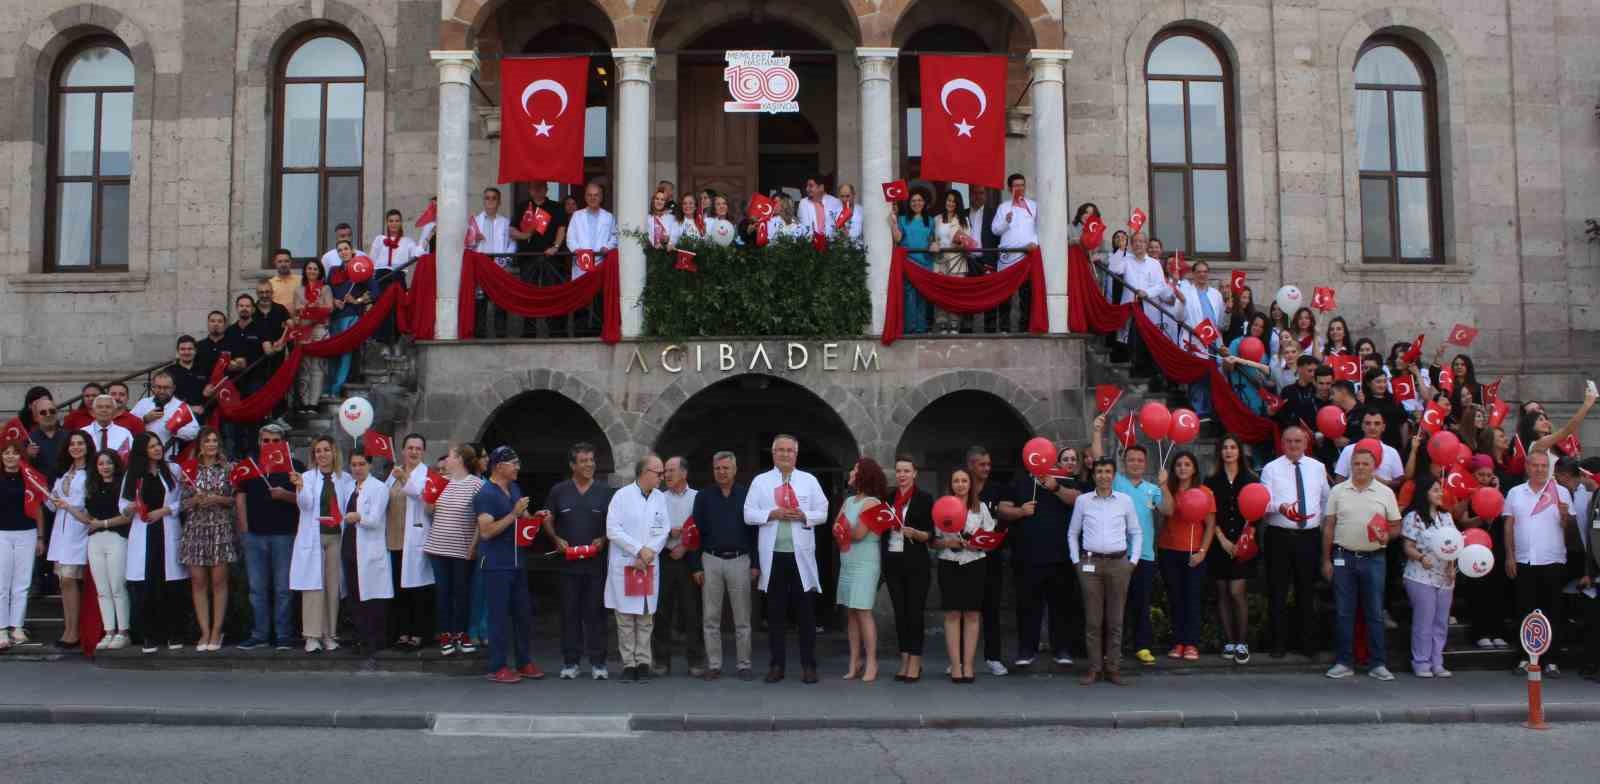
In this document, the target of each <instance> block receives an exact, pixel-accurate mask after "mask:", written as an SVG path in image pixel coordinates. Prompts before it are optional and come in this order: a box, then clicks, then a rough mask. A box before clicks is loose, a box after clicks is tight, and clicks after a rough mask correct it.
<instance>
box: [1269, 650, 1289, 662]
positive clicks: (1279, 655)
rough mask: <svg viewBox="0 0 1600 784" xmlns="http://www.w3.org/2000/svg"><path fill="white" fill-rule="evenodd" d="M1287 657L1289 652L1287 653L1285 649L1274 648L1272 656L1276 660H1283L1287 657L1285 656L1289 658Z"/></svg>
mask: <svg viewBox="0 0 1600 784" xmlns="http://www.w3.org/2000/svg"><path fill="white" fill-rule="evenodd" d="M1287 655H1289V654H1288V652H1287V651H1285V650H1284V649H1282V648H1273V649H1272V654H1271V656H1272V658H1274V659H1281V658H1283V657H1285V656H1287Z"/></svg>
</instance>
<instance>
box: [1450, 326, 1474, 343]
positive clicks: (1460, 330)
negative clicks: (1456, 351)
mask: <svg viewBox="0 0 1600 784" xmlns="http://www.w3.org/2000/svg"><path fill="white" fill-rule="evenodd" d="M1477 337H1478V330H1476V329H1474V328H1472V327H1469V326H1467V325H1465V324H1457V325H1455V326H1453V327H1451V328H1450V338H1449V340H1447V341H1445V342H1447V343H1451V344H1453V345H1457V346H1460V347H1462V348H1466V347H1468V346H1470V345H1472V341H1473V340H1474V339H1475V338H1477Z"/></svg>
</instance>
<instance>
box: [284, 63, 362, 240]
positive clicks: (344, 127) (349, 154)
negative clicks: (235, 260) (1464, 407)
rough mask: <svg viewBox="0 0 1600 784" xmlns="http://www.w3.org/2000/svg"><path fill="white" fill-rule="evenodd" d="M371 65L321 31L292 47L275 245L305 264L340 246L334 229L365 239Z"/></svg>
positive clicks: (286, 83)
mask: <svg viewBox="0 0 1600 784" xmlns="http://www.w3.org/2000/svg"><path fill="white" fill-rule="evenodd" d="M366 73H367V67H366V63H365V62H364V61H363V60H362V58H361V52H360V51H358V50H357V49H356V47H355V45H354V44H353V43H351V42H350V41H349V40H348V39H346V38H344V37H342V36H339V35H335V34H331V33H326V32H324V33H318V34H314V35H312V36H310V37H307V38H305V39H303V40H301V41H299V42H297V43H295V44H294V45H293V46H291V47H289V51H288V53H287V54H286V55H285V56H284V58H283V60H282V65H281V66H280V69H279V71H278V80H277V101H276V103H275V106H276V107H277V112H276V114H277V117H276V121H277V122H276V129H275V135H276V139H275V142H274V144H273V179H274V182H273V201H272V207H273V212H272V235H273V242H272V243H271V244H270V245H269V246H268V249H269V250H270V249H272V248H279V247H282V248H288V249H289V252H291V253H293V254H294V256H295V258H297V259H307V258H312V257H315V256H320V255H322V252H323V251H325V250H327V249H328V248H330V247H332V244H333V239H334V227H335V226H338V225H339V224H340V223H348V224H350V228H351V229H352V230H353V231H354V236H355V238H356V242H357V243H358V244H359V243H360V241H361V237H362V236H364V235H363V234H362V233H361V154H362V149H361V148H362V131H363V125H364V123H363V120H364V117H363V115H364V113H365V109H366V98H367V96H366V92H367V88H366V78H367V77H366Z"/></svg>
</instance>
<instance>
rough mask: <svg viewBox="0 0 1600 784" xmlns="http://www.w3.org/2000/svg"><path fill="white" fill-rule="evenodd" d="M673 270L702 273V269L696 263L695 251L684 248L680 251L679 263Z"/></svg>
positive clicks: (674, 265)
mask: <svg viewBox="0 0 1600 784" xmlns="http://www.w3.org/2000/svg"><path fill="white" fill-rule="evenodd" d="M672 268H673V269H677V270H683V271H684V272H699V271H700V267H699V266H697V265H696V264H695V263H694V251H692V250H684V249H683V248H679V249H678V261H677V263H676V264H673V265H672Z"/></svg>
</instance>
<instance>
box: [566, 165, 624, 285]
mask: <svg viewBox="0 0 1600 784" xmlns="http://www.w3.org/2000/svg"><path fill="white" fill-rule="evenodd" d="M600 196H601V193H600V185H599V184H598V183H593V182H591V183H589V184H588V186H586V187H585V188H584V189H583V205H584V206H583V209H581V210H578V211H577V212H575V213H573V214H572V215H570V216H568V217H567V250H570V251H572V278H571V279H572V280H577V279H578V278H581V277H583V275H584V273H586V272H588V270H585V269H581V268H579V267H578V251H583V250H587V251H592V252H593V253H594V263H595V264H599V263H600V262H602V261H604V260H605V257H606V254H607V253H609V252H610V251H611V249H612V248H615V247H617V219H616V217H614V216H613V215H612V214H611V213H610V212H609V211H607V210H606V208H604V207H601V206H600Z"/></svg>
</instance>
